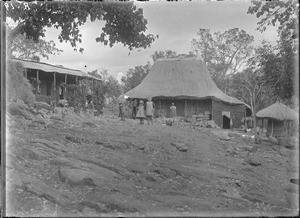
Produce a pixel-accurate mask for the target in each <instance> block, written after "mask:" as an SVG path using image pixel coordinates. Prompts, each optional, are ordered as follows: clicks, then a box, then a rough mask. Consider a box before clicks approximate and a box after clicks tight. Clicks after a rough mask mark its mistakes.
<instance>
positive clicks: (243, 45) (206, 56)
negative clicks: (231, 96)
mask: <svg viewBox="0 0 300 218" xmlns="http://www.w3.org/2000/svg"><path fill="white" fill-rule="evenodd" d="M253 41H254V38H253V36H250V35H249V34H247V33H246V32H245V31H244V30H239V29H238V28H234V29H229V30H227V31H225V32H223V33H221V32H216V33H214V34H211V33H210V30H209V29H199V31H198V33H197V38H196V39H193V40H192V49H193V52H194V54H196V55H197V56H199V57H201V58H202V59H203V60H204V62H205V64H206V66H207V68H208V71H209V72H210V74H211V76H212V78H213V80H214V81H215V82H216V84H217V86H218V87H219V88H220V89H221V90H223V91H224V92H225V93H226V92H227V91H228V85H229V77H230V75H232V74H235V73H237V72H238V71H239V70H240V69H241V68H242V67H243V66H245V64H246V62H247V59H248V57H249V55H250V54H251V53H252V51H253V47H252V45H251V44H252V42H253Z"/></svg>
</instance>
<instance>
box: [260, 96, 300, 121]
mask: <svg viewBox="0 0 300 218" xmlns="http://www.w3.org/2000/svg"><path fill="white" fill-rule="evenodd" d="M256 116H257V117H259V118H271V119H276V120H280V121H291V120H297V119H298V114H297V113H296V112H295V111H294V110H292V109H291V108H289V107H288V106H286V105H284V104H282V103H281V102H279V101H277V102H276V103H275V104H272V105H271V106H269V107H267V108H265V109H262V110H260V111H258V112H257V113H256Z"/></svg>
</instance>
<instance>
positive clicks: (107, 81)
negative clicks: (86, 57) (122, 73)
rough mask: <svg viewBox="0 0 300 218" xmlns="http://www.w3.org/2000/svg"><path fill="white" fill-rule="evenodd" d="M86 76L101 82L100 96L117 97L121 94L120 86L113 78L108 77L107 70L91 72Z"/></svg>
mask: <svg viewBox="0 0 300 218" xmlns="http://www.w3.org/2000/svg"><path fill="white" fill-rule="evenodd" d="M88 74H90V75H92V76H95V77H97V78H100V79H101V80H102V84H103V89H102V95H103V96H107V97H118V96H119V95H120V94H121V89H122V86H121V85H120V84H119V82H118V81H117V80H116V78H115V77H113V76H110V75H108V72H107V69H100V70H93V71H91V72H88Z"/></svg>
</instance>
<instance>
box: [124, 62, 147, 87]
mask: <svg viewBox="0 0 300 218" xmlns="http://www.w3.org/2000/svg"><path fill="white" fill-rule="evenodd" d="M150 68H151V64H150V62H148V63H147V64H146V65H140V66H136V67H134V68H131V69H129V70H128V71H127V73H126V75H125V76H123V77H122V83H123V86H124V92H127V91H129V90H131V89H133V88H134V87H136V86H138V85H139V84H140V83H141V82H142V81H143V79H144V78H145V77H146V76H147V74H148V73H149V71H150Z"/></svg>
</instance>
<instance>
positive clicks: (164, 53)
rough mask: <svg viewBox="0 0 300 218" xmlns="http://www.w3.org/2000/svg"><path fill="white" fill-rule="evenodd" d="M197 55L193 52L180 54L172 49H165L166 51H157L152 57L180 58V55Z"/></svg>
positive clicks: (154, 59) (154, 58) (155, 58)
mask: <svg viewBox="0 0 300 218" xmlns="http://www.w3.org/2000/svg"><path fill="white" fill-rule="evenodd" d="M193 56H195V55H194V54H193V53H192V52H189V54H179V53H177V52H176V51H172V50H165V51H155V52H154V53H153V54H152V55H151V58H152V60H153V61H156V60H157V59H159V58H179V57H193Z"/></svg>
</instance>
